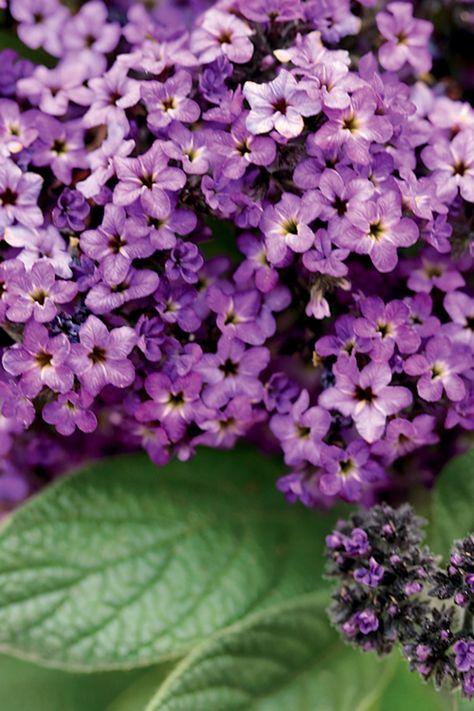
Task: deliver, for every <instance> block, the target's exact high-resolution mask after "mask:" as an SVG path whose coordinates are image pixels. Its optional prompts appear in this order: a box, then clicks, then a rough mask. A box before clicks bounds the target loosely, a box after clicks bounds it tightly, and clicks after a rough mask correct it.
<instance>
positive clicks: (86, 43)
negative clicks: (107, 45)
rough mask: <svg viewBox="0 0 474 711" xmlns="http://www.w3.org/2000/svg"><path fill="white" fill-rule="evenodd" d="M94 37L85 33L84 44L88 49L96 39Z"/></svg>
mask: <svg viewBox="0 0 474 711" xmlns="http://www.w3.org/2000/svg"><path fill="white" fill-rule="evenodd" d="M96 39H97V38H96V37H94V35H87V37H86V40H85V45H86V47H89V49H90V48H91V47H92V45H93V44H94V42H95V41H96Z"/></svg>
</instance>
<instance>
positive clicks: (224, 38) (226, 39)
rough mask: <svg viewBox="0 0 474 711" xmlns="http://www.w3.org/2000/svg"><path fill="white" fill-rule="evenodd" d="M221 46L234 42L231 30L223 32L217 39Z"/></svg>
mask: <svg viewBox="0 0 474 711" xmlns="http://www.w3.org/2000/svg"><path fill="white" fill-rule="evenodd" d="M217 41H218V42H219V44H230V43H231V42H232V33H231V31H230V30H222V32H221V33H220V35H219V37H218V38H217Z"/></svg>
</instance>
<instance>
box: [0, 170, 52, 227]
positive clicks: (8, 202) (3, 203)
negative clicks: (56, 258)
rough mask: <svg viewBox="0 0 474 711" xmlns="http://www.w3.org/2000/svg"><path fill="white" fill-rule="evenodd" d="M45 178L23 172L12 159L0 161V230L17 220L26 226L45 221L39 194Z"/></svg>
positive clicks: (36, 224)
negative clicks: (40, 206)
mask: <svg viewBox="0 0 474 711" xmlns="http://www.w3.org/2000/svg"><path fill="white" fill-rule="evenodd" d="M42 184H43V178H42V177H41V176H40V175H37V174H36V173H22V172H21V170H20V168H19V167H18V166H17V165H15V163H13V162H12V161H11V160H9V159H8V158H7V159H4V160H2V161H1V162H0V230H3V228H5V226H6V225H11V224H12V223H13V222H14V221H15V220H17V221H18V222H19V223H20V224H22V225H26V227H37V226H38V225H41V223H42V222H43V215H42V213H41V210H40V208H39V207H38V204H37V201H38V196H39V193H40V190H41V186H42Z"/></svg>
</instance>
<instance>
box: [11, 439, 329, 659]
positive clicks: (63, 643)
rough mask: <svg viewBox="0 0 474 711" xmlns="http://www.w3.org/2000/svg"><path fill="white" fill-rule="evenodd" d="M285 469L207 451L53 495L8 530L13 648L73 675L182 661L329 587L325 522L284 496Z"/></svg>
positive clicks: (75, 483)
mask: <svg viewBox="0 0 474 711" xmlns="http://www.w3.org/2000/svg"><path fill="white" fill-rule="evenodd" d="M280 473H281V470H280V464H278V463H275V462H274V461H273V460H271V459H269V458H264V457H262V455H258V454H256V453H254V452H253V451H248V450H240V451H239V450H237V451H233V452H231V453H226V452H216V451H211V450H204V451H202V452H200V453H199V454H198V455H197V456H196V457H195V458H194V459H193V460H192V462H190V463H179V462H174V463H172V464H170V465H169V466H167V467H164V468H163V469H158V468H157V467H155V466H153V465H152V464H151V463H150V462H149V461H148V459H147V458H146V457H145V456H141V455H136V456H128V457H120V458H117V459H110V460H107V461H103V462H102V463H98V464H95V465H93V466H90V467H89V468H88V469H85V470H83V471H81V472H80V473H78V474H76V475H73V476H71V477H67V478H65V479H63V480H62V481H60V482H59V483H58V484H56V485H55V486H52V487H50V488H49V489H47V490H45V491H44V492H43V493H42V494H40V495H39V496H38V497H37V498H35V499H33V500H32V501H31V502H30V503H28V504H27V505H26V506H24V507H22V508H20V509H19V510H18V511H17V512H16V513H15V514H14V515H13V516H12V517H11V518H10V520H9V522H8V523H7V525H6V526H5V527H4V528H3V529H2V531H0V647H1V648H2V649H4V650H5V651H9V652H11V653H13V654H17V655H21V656H24V657H26V658H29V659H32V660H37V661H40V662H41V663H44V664H49V665H52V666H58V667H63V668H68V669H79V670H80V669H84V670H91V669H107V668H119V667H125V668H126V667H129V666H135V665H147V664H150V663H153V662H155V661H159V660H162V659H164V658H167V657H170V656H172V657H177V656H181V655H182V654H183V653H184V652H186V651H187V650H189V649H190V648H191V647H192V646H194V645H195V644H196V643H197V642H200V641H202V640H203V639H206V638H207V637H208V636H209V635H210V634H212V633H213V632H215V631H216V630H219V629H221V628H223V627H225V626H228V625H231V624H233V623H235V622H237V621H240V620H242V619H243V618H244V617H245V616H246V615H248V614H250V613H253V612H255V611H257V610H259V609H263V608H266V607H268V606H270V605H274V604H277V603H281V602H283V601H284V600H287V599H290V598H292V597H294V596H295V595H301V594H304V593H307V592H310V591H312V590H314V589H316V588H318V587H320V586H321V585H322V579H321V570H322V565H323V557H322V549H323V545H324V544H323V535H324V533H325V532H327V530H328V527H329V525H330V524H329V522H328V520H327V517H324V516H323V515H322V514H318V513H311V512H307V511H304V510H303V509H302V508H300V507H298V508H294V507H290V506H288V504H286V503H285V502H284V501H283V497H281V495H280V494H279V493H278V492H276V491H275V490H274V483H275V478H276V476H278V475H279V474H280Z"/></svg>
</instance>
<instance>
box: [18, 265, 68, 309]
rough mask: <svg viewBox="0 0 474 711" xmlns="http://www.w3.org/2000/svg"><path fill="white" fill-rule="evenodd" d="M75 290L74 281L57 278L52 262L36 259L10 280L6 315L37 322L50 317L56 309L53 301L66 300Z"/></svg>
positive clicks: (59, 302)
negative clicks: (28, 269) (27, 268)
mask: <svg viewBox="0 0 474 711" xmlns="http://www.w3.org/2000/svg"><path fill="white" fill-rule="evenodd" d="M76 294H77V284H75V283H74V282H70V281H69V282H68V281H57V280H56V279H55V274H54V269H53V267H52V266H51V264H48V263H47V262H37V263H36V264H34V265H33V267H32V269H31V271H30V272H26V271H25V270H24V268H23V269H22V270H21V271H18V272H17V273H16V274H14V275H13V277H12V279H11V280H10V281H9V284H8V294H7V299H6V303H7V304H8V309H7V318H8V319H9V320H10V321H14V322H16V323H25V322H26V321H28V319H30V318H31V317H33V319H34V320H35V321H38V322H39V323H46V322H47V321H52V319H53V318H54V317H55V316H56V314H57V312H58V311H57V307H56V304H67V303H69V302H71V301H72V300H73V299H74V297H75V296H76Z"/></svg>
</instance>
